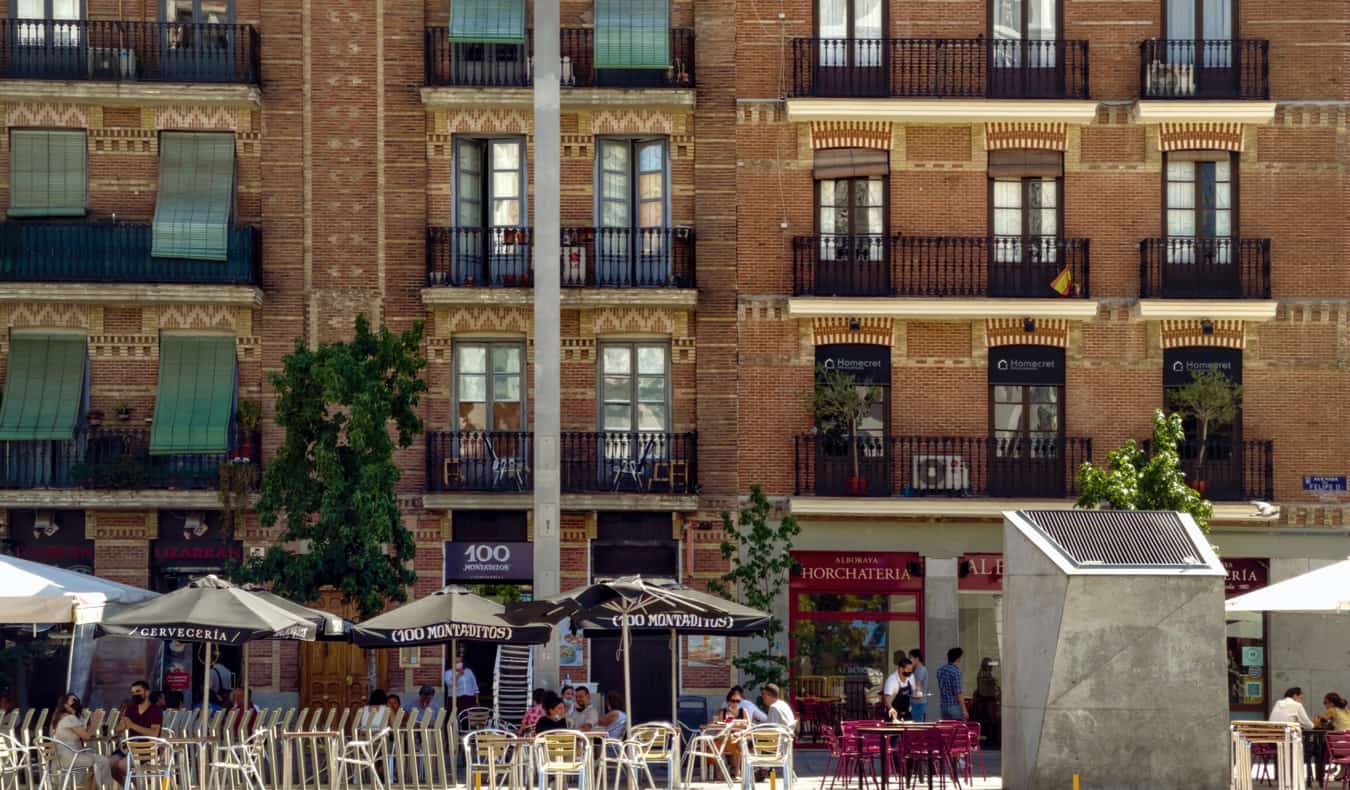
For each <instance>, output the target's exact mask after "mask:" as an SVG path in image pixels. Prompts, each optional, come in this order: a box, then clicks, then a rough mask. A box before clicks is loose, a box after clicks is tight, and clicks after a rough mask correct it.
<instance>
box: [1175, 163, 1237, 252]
mask: <svg viewBox="0 0 1350 790" xmlns="http://www.w3.org/2000/svg"><path fill="white" fill-rule="evenodd" d="M1234 170H1235V168H1234V166H1233V162H1232V159H1231V155H1230V154H1228V153H1226V152H1223V153H1220V152H1214V153H1209V152H1200V151H1197V152H1180V153H1177V154H1169V155H1168V157H1167V193H1166V195H1165V199H1166V206H1167V238H1168V245H1167V249H1168V262H1169V263H1230V262H1231V261H1232V243H1231V240H1232V239H1233V238H1234V237H1235V236H1237V227H1236V216H1235V213H1234V211H1233V208H1234V205H1233V196H1234V190H1233V181H1234V175H1235V173H1234Z"/></svg>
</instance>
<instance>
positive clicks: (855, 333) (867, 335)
mask: <svg viewBox="0 0 1350 790" xmlns="http://www.w3.org/2000/svg"><path fill="white" fill-rule="evenodd" d="M852 322H856V323H857V325H858V328H857V329H853V327H852V326H851V323H852ZM811 332H812V335H813V336H814V338H815V344H816V345H818V346H828V345H832V344H835V343H861V344H863V345H871V346H890V345H891V341H892V340H893V339H894V337H895V320H894V319H891V318H876V317H872V318H838V317H835V316H828V317H824V316H822V317H817V318H813V319H811Z"/></svg>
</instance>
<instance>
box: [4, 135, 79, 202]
mask: <svg viewBox="0 0 1350 790" xmlns="http://www.w3.org/2000/svg"><path fill="white" fill-rule="evenodd" d="M87 151H88V148H87V147H86V145H85V136H84V132H81V131H52V130H45V129H15V130H14V131H13V132H11V133H10V174H11V184H10V198H9V199H10V208H9V215H10V216H11V217H82V216H84V214H85V213H86V210H87V204H88V202H89V201H88V189H87V184H88V179H87V177H86V171H87V161H86V154H87Z"/></svg>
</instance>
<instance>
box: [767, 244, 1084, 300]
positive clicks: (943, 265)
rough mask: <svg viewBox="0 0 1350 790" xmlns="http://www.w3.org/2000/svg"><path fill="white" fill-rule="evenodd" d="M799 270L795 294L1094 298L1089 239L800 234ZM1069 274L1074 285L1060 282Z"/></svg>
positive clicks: (795, 265) (795, 253)
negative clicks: (1089, 287)
mask: <svg viewBox="0 0 1350 790" xmlns="http://www.w3.org/2000/svg"><path fill="white" fill-rule="evenodd" d="M792 270H793V294H794V295H795V296H836V297H840V296H842V297H855V296H856V297H893V296H906V297H955V298H978V297H992V298H1019V299H1037V298H1046V299H1059V298H1062V297H1064V296H1071V297H1074V298H1078V299H1086V298H1088V294H1089V289H1088V241H1087V239H1063V238H1058V237H1044V238H1022V237H1013V236H992V237H978V236H977V237H958V236H882V235H872V236H830V235H825V236H798V237H796V238H794V239H793V243H792ZM1065 272H1067V275H1068V276H1067V281H1066V280H1065V278H1061V275H1062V274H1064V273H1065ZM1052 283H1054V284H1058V285H1060V287H1062V288H1065V289H1066V291H1065V293H1060V291H1058V290H1056V289H1055V286H1054V285H1052Z"/></svg>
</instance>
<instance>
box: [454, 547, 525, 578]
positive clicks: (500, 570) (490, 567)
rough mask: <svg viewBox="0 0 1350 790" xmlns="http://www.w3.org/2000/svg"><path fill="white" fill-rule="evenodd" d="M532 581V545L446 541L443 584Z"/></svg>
mask: <svg viewBox="0 0 1350 790" xmlns="http://www.w3.org/2000/svg"><path fill="white" fill-rule="evenodd" d="M533 578H534V544H532V543H528V542H517V541H486V540H474V541H458V540H456V541H449V542H447V543H446V544H445V580H446V581H447V582H528V581H530V580H531V579H533Z"/></svg>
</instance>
